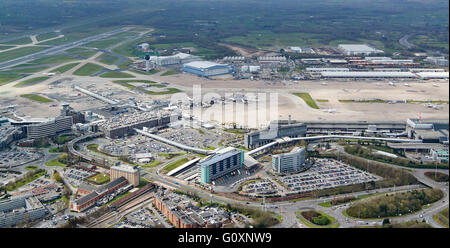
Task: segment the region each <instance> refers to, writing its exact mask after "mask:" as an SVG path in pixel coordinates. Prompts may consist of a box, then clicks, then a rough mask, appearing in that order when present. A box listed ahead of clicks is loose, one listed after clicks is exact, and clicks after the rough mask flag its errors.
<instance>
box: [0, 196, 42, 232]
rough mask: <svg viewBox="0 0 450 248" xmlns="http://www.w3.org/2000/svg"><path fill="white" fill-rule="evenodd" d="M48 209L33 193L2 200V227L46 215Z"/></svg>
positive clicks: (0, 209) (0, 225)
mask: <svg viewBox="0 0 450 248" xmlns="http://www.w3.org/2000/svg"><path fill="white" fill-rule="evenodd" d="M47 212H48V210H47V209H46V208H45V207H44V205H42V204H41V202H39V200H38V199H37V198H36V197H34V196H33V195H32V194H27V195H21V196H18V197H11V198H9V199H6V200H1V201H0V227H2V228H4V227H13V226H16V225H18V224H21V223H22V224H25V223H30V222H32V221H35V220H37V219H40V218H42V217H44V216H45V215H46V214H47Z"/></svg>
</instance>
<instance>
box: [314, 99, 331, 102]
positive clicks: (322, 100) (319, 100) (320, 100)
mask: <svg viewBox="0 0 450 248" xmlns="http://www.w3.org/2000/svg"><path fill="white" fill-rule="evenodd" d="M316 101H317V102H328V100H327V99H316Z"/></svg>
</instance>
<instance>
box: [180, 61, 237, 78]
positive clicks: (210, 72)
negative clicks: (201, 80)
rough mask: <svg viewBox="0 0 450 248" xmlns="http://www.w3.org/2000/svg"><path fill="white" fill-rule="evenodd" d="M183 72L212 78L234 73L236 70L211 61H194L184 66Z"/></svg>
mask: <svg viewBox="0 0 450 248" xmlns="http://www.w3.org/2000/svg"><path fill="white" fill-rule="evenodd" d="M182 71H183V72H187V73H191V74H195V75H198V76H201V77H210V76H217V75H224V74H229V73H233V71H234V69H233V67H232V66H230V65H227V64H217V63H214V62H210V61H194V62H190V63H186V64H183V68H182Z"/></svg>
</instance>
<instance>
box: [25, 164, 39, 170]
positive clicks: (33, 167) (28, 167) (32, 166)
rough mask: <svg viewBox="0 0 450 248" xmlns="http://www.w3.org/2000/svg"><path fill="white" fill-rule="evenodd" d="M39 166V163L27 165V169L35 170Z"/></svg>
mask: <svg viewBox="0 0 450 248" xmlns="http://www.w3.org/2000/svg"><path fill="white" fill-rule="evenodd" d="M37 168H38V166H37V165H27V166H25V170H34V169H37Z"/></svg>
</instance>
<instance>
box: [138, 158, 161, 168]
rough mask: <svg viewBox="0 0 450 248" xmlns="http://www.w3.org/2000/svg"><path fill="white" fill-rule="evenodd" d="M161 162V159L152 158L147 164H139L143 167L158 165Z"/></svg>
mask: <svg viewBox="0 0 450 248" xmlns="http://www.w3.org/2000/svg"><path fill="white" fill-rule="evenodd" d="M161 163H162V162H161V161H158V160H153V161H152V162H150V163H148V164H143V165H141V167H144V168H153V167H156V166H158V165H160V164H161Z"/></svg>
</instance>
